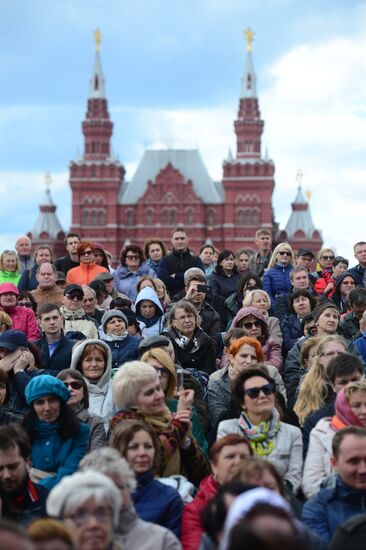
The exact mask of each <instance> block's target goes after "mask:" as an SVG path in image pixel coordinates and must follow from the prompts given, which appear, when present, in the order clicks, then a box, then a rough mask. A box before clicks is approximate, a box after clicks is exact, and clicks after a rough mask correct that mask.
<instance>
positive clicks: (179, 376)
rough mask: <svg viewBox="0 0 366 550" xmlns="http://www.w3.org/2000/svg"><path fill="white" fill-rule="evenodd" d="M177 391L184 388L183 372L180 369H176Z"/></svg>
mask: <svg viewBox="0 0 366 550" xmlns="http://www.w3.org/2000/svg"><path fill="white" fill-rule="evenodd" d="M176 373H177V389H178V390H179V389H180V388H184V372H183V368H182V367H177V369H176Z"/></svg>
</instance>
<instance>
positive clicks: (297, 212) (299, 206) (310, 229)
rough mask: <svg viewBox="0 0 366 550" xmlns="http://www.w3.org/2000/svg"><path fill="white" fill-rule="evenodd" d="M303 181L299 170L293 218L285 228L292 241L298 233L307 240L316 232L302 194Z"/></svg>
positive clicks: (291, 217)
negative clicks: (300, 232)
mask: <svg viewBox="0 0 366 550" xmlns="http://www.w3.org/2000/svg"><path fill="white" fill-rule="evenodd" d="M302 179H303V173H302V171H301V170H298V171H297V174H296V180H297V183H298V187H297V194H296V197H295V200H294V202H293V203H292V205H291V206H292V212H291V216H290V218H289V220H288V222H287V225H286V228H285V231H286V233H287V236H288V237H289V238H290V239H291V237H293V236H294V235H295V234H296V232H297V231H302V232H303V233H304V235H305V236H306V237H307V238H309V239H311V238H312V236H313V233H314V231H316V229H315V226H314V223H313V220H312V217H311V212H310V206H309V203H308V202H307V200H306V199H305V197H304V194H303V192H302V186H301V184H302Z"/></svg>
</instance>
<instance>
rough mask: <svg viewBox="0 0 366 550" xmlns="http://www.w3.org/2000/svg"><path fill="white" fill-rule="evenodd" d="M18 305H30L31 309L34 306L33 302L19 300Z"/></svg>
mask: <svg viewBox="0 0 366 550" xmlns="http://www.w3.org/2000/svg"><path fill="white" fill-rule="evenodd" d="M18 306H23V307H29V308H30V309H31V308H32V307H33V304H32V302H19V303H18Z"/></svg>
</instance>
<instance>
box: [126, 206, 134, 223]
mask: <svg viewBox="0 0 366 550" xmlns="http://www.w3.org/2000/svg"><path fill="white" fill-rule="evenodd" d="M134 221H135V216H134V214H133V210H128V211H127V225H128V227H131V226H132V225H133V224H134Z"/></svg>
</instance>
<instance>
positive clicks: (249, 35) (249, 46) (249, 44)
mask: <svg viewBox="0 0 366 550" xmlns="http://www.w3.org/2000/svg"><path fill="white" fill-rule="evenodd" d="M244 35H245V40H246V43H247V52H251V51H252V50H253V46H252V44H253V41H254V35H255V32H253V31H252V29H251V28H250V27H248V28H247V29H245V31H244Z"/></svg>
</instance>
